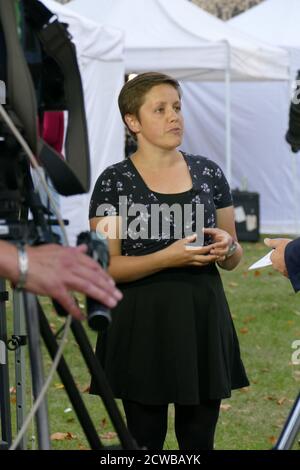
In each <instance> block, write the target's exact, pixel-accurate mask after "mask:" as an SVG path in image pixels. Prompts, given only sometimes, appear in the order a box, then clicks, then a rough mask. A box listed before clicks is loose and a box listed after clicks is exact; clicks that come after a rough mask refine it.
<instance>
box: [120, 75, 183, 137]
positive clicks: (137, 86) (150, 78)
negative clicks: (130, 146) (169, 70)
mask: <svg viewBox="0 0 300 470" xmlns="http://www.w3.org/2000/svg"><path fill="white" fill-rule="evenodd" d="M165 84H167V85H171V86H172V87H174V88H175V90H176V91H177V92H178V94H179V97H181V89H180V85H179V83H178V81H177V80H175V79H174V78H172V77H170V76H169V75H165V74H163V73H159V72H146V73H141V74H139V75H137V76H136V77H134V78H133V79H132V80H129V81H128V82H126V83H125V85H124V86H123V88H122V90H121V91H120V94H119V99H118V104H119V109H120V113H121V116H122V119H123V122H124V123H125V125H126V126H127V124H126V122H125V116H126V114H133V115H134V116H136V117H137V118H138V119H139V110H140V108H141V106H142V105H143V104H144V101H145V95H146V94H147V93H148V91H150V90H151V88H153V87H155V86H157V85H165ZM127 127H128V126H127ZM129 132H130V133H131V134H132V135H133V136H135V134H134V132H131V130H130V129H129Z"/></svg>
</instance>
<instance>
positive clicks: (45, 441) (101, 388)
mask: <svg viewBox="0 0 300 470" xmlns="http://www.w3.org/2000/svg"><path fill="white" fill-rule="evenodd" d="M25 179H26V180H27V184H26V185H25V187H26V194H25V201H26V207H27V208H28V209H30V211H31V213H32V215H33V223H31V227H29V224H28V223H19V224H16V223H15V221H12V220H10V221H9V222H8V221H7V220H5V221H4V222H3V223H2V226H1V227H0V228H1V229H2V230H1V233H4V232H5V233H6V236H5V239H6V240H7V239H9V240H13V241H14V242H15V243H17V242H18V241H19V240H20V239H22V242H24V243H25V242H29V241H31V240H34V242H35V243H37V244H38V243H39V242H43V243H47V242H51V241H53V240H52V238H51V236H52V235H51V230H49V227H48V226H47V223H46V221H45V218H44V214H43V206H42V205H41V203H40V199H39V196H38V195H37V194H36V193H35V192H34V189H33V185H32V181H31V179H30V177H29V174H28V171H27V172H26V178H25ZM2 196H3V195H2V194H0V200H1V197H2ZM3 200H4V197H2V201H3ZM20 200H21V197H20V193H19V192H18V191H17V195H16V198H15V202H16V201H20ZM22 200H24V195H22ZM13 205H14V204H11V201H10V203H9V204H4V206H3V207H9V208H10V210H11V207H12V206H13ZM4 212H5V211H4ZM16 212H18V211H16ZM16 212H15V213H16ZM21 212H22V211H21ZM0 213H1V211H0ZM5 215H7V214H5ZM0 225H1V223H0ZM4 227H6V230H4ZM21 233H22V234H23V237H24V238H21V237H20V235H21ZM3 286H4V282H3V281H2V286H1V285H0V288H1V287H2V291H3V293H2V295H1V297H0V299H2V300H3V302H4V301H6V300H7V298H8V296H7V293H6V292H5V290H4V287H3ZM19 295H20V299H21V304H22V306H23V310H24V318H25V321H26V328H27V335H28V346H29V353H30V363H31V375H32V389H33V395H34V399H35V400H36V399H37V397H38V396H39V394H40V391H41V389H42V387H43V364H42V355H41V350H40V344H39V339H40V333H41V336H42V338H43V340H44V342H45V345H46V347H47V349H48V351H49V354H50V356H51V357H52V358H54V357H55V355H56V353H57V350H58V344H57V341H56V338H55V336H54V335H53V333H52V331H51V328H50V326H49V324H48V321H47V319H46V316H45V314H44V312H43V309H42V307H41V305H40V304H39V302H38V300H37V298H36V297H35V296H34V295H33V294H30V293H28V292H25V291H20V292H19ZM20 299H19V300H20ZM21 304H19V305H21ZM53 304H54V306H55V308H56V310H57V311H58V313H59V314H64V315H65V316H67V313H66V312H65V311H64V310H63V308H62V307H61V306H59V305H58V304H57V303H56V302H55V301H53ZM15 308H16V305H15ZM2 310H3V311H2V312H1V311H0V314H1V324H0V327H1V328H0V339H1V343H0V345H1V368H0V379H1V382H0V385H1V386H2V390H0V397H1V401H0V406H1V408H0V411H1V429H2V440H3V443H2V447H3V448H8V447H9V445H10V444H11V440H12V437H11V419H10V403H9V378H8V365H7V351H6V345H7V332H6V324H5V322H6V315H5V309H4V306H3V304H2ZM15 315H16V316H17V317H20V310H18V311H17V310H15ZM20 323H21V322H20ZM71 329H72V332H73V334H74V337H75V339H76V341H77V344H78V345H79V348H80V351H81V353H82V355H83V358H84V360H85V363H86V365H87V367H88V369H89V371H90V373H91V375H92V377H93V380H94V382H95V385H96V388H97V392H98V394H99V395H100V396H101V397H102V399H103V402H104V405H105V407H106V409H107V411H108V414H109V416H110V418H111V421H112V423H113V425H114V427H115V429H116V431H117V434H118V436H119V439H120V442H121V448H123V449H131V450H133V449H137V446H136V444H135V441H134V440H133V439H132V437H131V435H130V434H129V432H128V431H127V428H126V426H125V424H124V422H123V420H122V417H121V414H120V412H119V410H118V408H117V406H116V404H115V401H114V398H113V394H112V392H111V389H110V386H109V384H108V382H107V380H106V377H105V374H104V372H103V370H102V368H101V366H100V363H99V362H98V360H97V358H96V356H95V355H94V352H93V350H92V347H91V345H90V343H89V340H88V337H87V335H86V333H85V331H84V328H83V327H82V324H81V323H80V322H78V321H76V320H72V323H71ZM14 336H15V338H14V340H15V341H16V340H17V337H18V339H20V336H23V340H22V344H25V342H26V341H25V340H24V335H14ZM18 346H20V344H19V345H18ZM21 369H22V368H21ZM57 370H58V374H59V375H60V378H61V381H62V383H63V384H64V386H65V390H66V392H67V394H68V396H69V398H70V401H71V403H72V405H73V407H74V410H75V412H76V414H77V417H78V420H79V422H80V424H81V426H82V429H83V431H84V433H85V435H86V438H87V440H88V442H89V444H90V447H91V448H92V449H95V450H96V449H97V450H99V449H103V448H104V446H103V445H102V443H101V441H100V439H99V436H98V434H97V432H96V429H95V427H94V425H93V423H92V420H91V418H90V416H89V413H88V411H87V409H86V407H85V404H84V402H83V400H82V398H81V396H80V393H79V392H78V389H77V387H76V384H75V382H74V379H73V377H72V374H71V373H70V370H69V368H68V365H67V364H66V362H65V360H64V359H63V358H61V360H60V362H59V365H58V369H57ZM20 373H24V370H23V371H22V370H21V371H20ZM19 382H20V381H19ZM18 385H20V383H19V384H18ZM21 390H23V394H24V387H23V389H22V387H21ZM17 400H18V398H17ZM21 408H22V406H21ZM23 408H24V407H23ZM22 419H23V418H22ZM22 419H21V417H20V421H22ZM36 424H37V432H38V445H39V449H43V450H44V449H49V448H50V437H49V427H48V411H47V405H46V401H45V400H43V401H42V402H41V405H40V407H39V409H38V411H37V416H36ZM24 446H25V442H24V441H23V442H22V443H21V445H20V447H19V448H24Z"/></svg>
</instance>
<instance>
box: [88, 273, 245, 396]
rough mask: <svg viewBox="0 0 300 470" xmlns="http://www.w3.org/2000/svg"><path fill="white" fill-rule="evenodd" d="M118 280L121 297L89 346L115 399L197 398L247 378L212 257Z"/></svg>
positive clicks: (216, 393) (226, 392)
mask: <svg viewBox="0 0 300 470" xmlns="http://www.w3.org/2000/svg"><path fill="white" fill-rule="evenodd" d="M118 287H119V288H120V289H121V290H122V292H123V295H124V297H123V299H122V301H121V302H120V303H119V304H118V306H117V307H116V308H115V309H114V310H113V311H112V323H111V325H110V327H109V328H108V329H107V331H106V332H105V333H103V334H101V335H99V336H98V340H97V347H96V354H97V356H98V358H99V359H100V362H101V364H102V366H103V368H104V371H105V373H106V376H107V378H108V380H109V383H110V385H111V388H112V390H113V393H114V396H115V397H116V398H121V399H127V400H133V401H137V402H139V403H144V404H153V405H155V404H166V403H179V404H184V405H197V404H199V400H201V399H221V398H227V397H229V396H230V395H231V390H232V389H236V388H241V387H245V386H247V385H249V382H248V379H247V376H246V373H245V369H244V366H243V363H242V361H241V358H240V349H239V343H238V338H237V335H236V332H235V328H234V325H233V322H232V318H231V315H230V311H229V308H228V304H227V300H226V297H225V294H224V290H223V285H222V281H221V278H220V275H219V272H218V270H217V268H216V266H215V265H214V264H213V265H209V266H207V267H204V268H180V269H167V270H164V271H161V272H159V273H157V274H154V275H152V276H148V277H146V278H143V279H141V280H138V281H135V282H131V283H128V284H120V285H119V286H118ZM91 393H95V387H94V384H93V382H92V384H91Z"/></svg>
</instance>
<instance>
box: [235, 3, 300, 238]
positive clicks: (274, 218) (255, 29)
mask: <svg viewBox="0 0 300 470" xmlns="http://www.w3.org/2000/svg"><path fill="white" fill-rule="evenodd" d="M299 17H300V1H299V0H265V1H264V2H262V3H261V4H259V5H257V6H256V7H254V8H251V9H250V10H248V11H246V12H245V13H243V14H241V15H238V16H236V17H235V18H233V19H231V20H230V22H229V23H230V24H231V25H232V26H233V27H235V28H238V29H239V30H240V31H242V32H245V33H247V34H252V35H255V37H256V38H257V39H259V40H263V41H268V42H269V43H270V44H272V45H274V46H280V47H283V48H285V49H286V50H287V51H288V53H289V54H290V58H291V78H292V80H293V79H294V78H295V77H296V72H297V70H298V69H300V30H299ZM290 89H291V87H290V84H288V83H266V84H264V87H253V86H249V87H248V88H247V89H243V88H242V87H237V89H236V90H234V91H233V93H236V101H237V100H239V101H243V102H245V101H246V100H247V97H249V100H251V103H252V107H253V109H255V117H256V119H255V121H254V122H255V125H253V126H251V129H252V132H250V133H249V134H248V137H247V136H245V146H244V148H243V149H241V152H242V153H241V155H242V158H243V159H245V160H246V159H249V157H250V156H251V153H250V152H249V150H248V149H249V148H251V147H252V146H253V136H254V134H255V135H256V141H255V142H254V147H255V148H256V150H255V153H256V154H257V155H258V156H260V158H264V159H265V161H266V162H268V166H267V167H266V168H265V170H266V171H265V173H264V175H263V177H261V176H259V175H256V174H255V172H254V174H253V176H254V177H255V180H253V181H256V185H257V188H258V189H260V188H265V189H264V190H262V189H261V191H266V194H267V195H269V198H270V203H269V204H268V207H269V209H270V213H268V214H266V217H265V218H266V219H267V228H269V231H274V232H277V233H280V232H281V233H298V234H299V231H300V184H299V180H300V156H299V154H298V155H295V154H293V153H292V152H291V150H290V147H289V146H288V145H287V144H286V142H285V140H284V135H285V133H286V131H287V128H288V113H289V105H290V98H291V91H290ZM246 95H247V97H246ZM233 112H234V113H235V114H236V119H237V120H238V119H239V118H240V115H241V112H243V110H241V108H240V107H238V106H237V108H236V110H235V111H234V110H233ZM251 117H252V116H251ZM247 126H250V116H249V119H247ZM266 135H267V136H269V137H268V138H265V136H266ZM259 146H260V148H259ZM252 148H253V147H252ZM268 171H269V174H268ZM256 177H257V178H256ZM258 185H259V186H258Z"/></svg>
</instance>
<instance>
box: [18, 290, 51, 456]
mask: <svg viewBox="0 0 300 470" xmlns="http://www.w3.org/2000/svg"><path fill="white" fill-rule="evenodd" d="M23 295H24V307H25V318H26V326H27V333H28V345H29V355H30V365H31V376H32V388H33V395H34V399H35V400H36V399H37V397H38V396H39V393H40V391H41V390H42V388H43V382H44V374H43V361H42V354H41V349H40V331H39V318H38V308H37V299H36V297H35V296H34V295H33V294H30V293H28V292H24V294H23ZM36 423H37V433H38V442H39V449H40V450H48V449H50V435H49V425H48V410H47V403H46V399H45V398H44V399H43V400H42V402H41V405H40V407H39V409H38V411H37V413H36Z"/></svg>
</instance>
